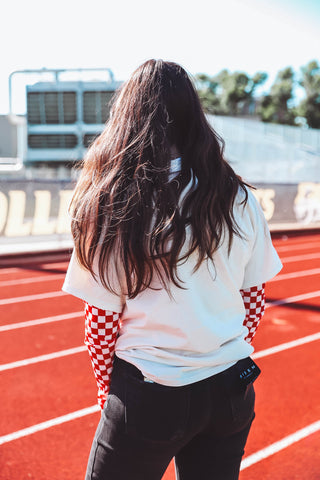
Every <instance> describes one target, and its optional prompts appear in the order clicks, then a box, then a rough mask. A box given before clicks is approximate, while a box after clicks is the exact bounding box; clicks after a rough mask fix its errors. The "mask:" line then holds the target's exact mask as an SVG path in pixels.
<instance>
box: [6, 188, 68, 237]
mask: <svg viewBox="0 0 320 480" xmlns="http://www.w3.org/2000/svg"><path fill="white" fill-rule="evenodd" d="M72 195H73V191H72V190H61V191H60V192H59V199H58V201H59V205H58V215H57V216H54V217H50V211H51V205H52V193H51V192H50V191H49V190H36V191H35V192H34V197H35V202H34V204H35V206H34V211H33V212H32V213H31V215H28V218H26V200H27V198H26V192H25V191H23V190H10V191H9V192H8V197H7V196H6V195H5V194H4V193H3V192H0V234H2V235H4V236H6V237H25V236H27V235H52V234H55V233H58V234H62V233H70V218H69V216H68V206H69V203H70V200H71V198H72Z"/></svg>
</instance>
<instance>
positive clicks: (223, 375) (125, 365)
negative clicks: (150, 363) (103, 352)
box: [114, 355, 251, 382]
mask: <svg viewBox="0 0 320 480" xmlns="http://www.w3.org/2000/svg"><path fill="white" fill-rule="evenodd" d="M247 361H251V358H250V357H247V358H245V359H242V360H239V361H238V362H236V363H235V364H234V365H232V366H231V367H229V368H227V369H225V370H223V371H222V372H220V373H217V374H215V375H212V376H210V377H208V378H206V379H204V380H201V381H202V382H203V381H208V380H210V379H212V380H217V381H219V380H220V379H221V380H222V381H224V379H232V378H235V377H238V366H239V365H240V364H241V363H244V362H247ZM114 368H116V369H117V370H118V371H121V372H123V373H129V374H131V375H133V376H134V377H136V378H138V379H140V380H143V379H144V378H145V377H144V376H143V374H142V372H141V371H140V370H139V369H138V368H137V367H136V366H135V365H133V364H132V363H129V362H127V361H125V360H123V359H121V358H119V357H117V356H116V355H115V357H114Z"/></svg>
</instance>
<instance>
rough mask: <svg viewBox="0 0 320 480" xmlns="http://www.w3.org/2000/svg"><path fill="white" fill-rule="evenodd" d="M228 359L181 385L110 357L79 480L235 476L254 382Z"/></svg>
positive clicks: (223, 479)
mask: <svg viewBox="0 0 320 480" xmlns="http://www.w3.org/2000/svg"><path fill="white" fill-rule="evenodd" d="M235 375H236V371H235V368H234V367H231V368H229V369H228V370H226V371H224V372H222V373H219V374H218V375H214V376H212V377H210V378H208V379H206V380H202V381H200V382H197V383H193V384H191V385H186V386H183V387H167V386H163V385H159V384H156V383H147V382H145V381H144V380H143V376H142V374H141V372H140V371H139V370H138V369H137V368H135V367H134V366H133V365H131V364H129V363H127V362H124V361H123V360H120V359H118V358H116V360H115V363H114V370H113V373H112V381H111V387H110V393H109V395H108V397H107V401H106V403H105V406H104V409H103V411H102V415H101V420H100V423H99V425H98V428H97V431H96V435H95V438H94V441H93V444H92V449H91V453H90V458H89V462H88V468H87V474H86V480H89V479H90V480H160V479H161V478H162V476H163V474H164V472H165V470H166V468H167V466H168V464H169V463H170V461H171V459H172V458H173V457H174V458H175V465H176V474H177V479H178V480H195V479H196V480H209V479H210V480H236V479H237V478H238V476H239V468H240V462H241V458H242V456H243V453H244V446H245V444H246V441H247V437H248V433H249V430H250V427H251V423H252V420H253V418H254V400H255V394H254V388H253V385H252V384H250V385H249V386H248V387H247V388H240V387H237V389H235V388H234V383H235V382H234V380H235V378H234V376H235Z"/></svg>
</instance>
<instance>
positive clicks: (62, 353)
mask: <svg viewBox="0 0 320 480" xmlns="http://www.w3.org/2000/svg"><path fill="white" fill-rule="evenodd" d="M315 340H320V332H318V333H315V334H313V335H307V336H306V337H301V338H297V339H296V340H292V341H291V342H286V343H281V344H279V345H275V346H274V347H270V348H267V349H265V350H260V351H258V352H256V353H254V354H253V355H252V358H261V357H266V356H267V355H273V354H274V353H278V352H282V351H283V350H288V349H290V348H294V347H298V346H299V345H304V344H305V343H310V342H314V341H315ZM86 350H87V347H86V346H85V345H83V346H80V347H74V348H68V349H66V350H58V351H57V352H52V353H47V354H45V355H39V356H37V357H30V358H25V359H22V360H18V361H16V362H10V363H3V364H2V365H0V372H4V371H6V370H12V369H14V368H19V367H26V366H28V365H32V364H34V363H40V362H45V361H47V360H54V359H56V358H60V357H66V356H67V355H74V354H75V353H81V352H84V351H86Z"/></svg>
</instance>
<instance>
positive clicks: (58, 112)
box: [27, 92, 77, 125]
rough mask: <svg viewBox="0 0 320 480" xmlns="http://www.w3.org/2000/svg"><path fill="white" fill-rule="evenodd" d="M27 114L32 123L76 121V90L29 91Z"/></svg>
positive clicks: (45, 123)
mask: <svg viewBox="0 0 320 480" xmlns="http://www.w3.org/2000/svg"><path fill="white" fill-rule="evenodd" d="M27 115H28V123H29V124H31V125H48V124H51V125H52V124H57V125H58V124H70V123H75V122H76V120H77V107H76V92H28V95H27Z"/></svg>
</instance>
